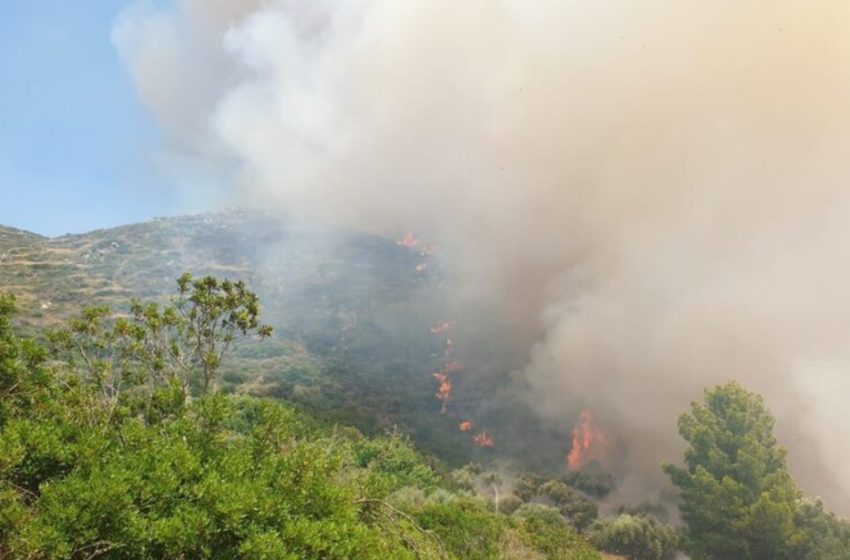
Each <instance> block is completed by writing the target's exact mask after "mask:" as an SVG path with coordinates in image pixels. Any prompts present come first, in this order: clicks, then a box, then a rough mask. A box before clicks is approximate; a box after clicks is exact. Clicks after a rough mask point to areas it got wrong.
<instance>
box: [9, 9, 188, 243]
mask: <svg viewBox="0 0 850 560" xmlns="http://www.w3.org/2000/svg"><path fill="white" fill-rule="evenodd" d="M130 3H132V2H131V1H130V0H93V1H90V0H83V1H73V0H39V1H38V2H34V1H33V0H0V224H3V225H10V226H15V227H19V228H23V229H28V230H31V231H36V232H38V233H42V234H45V235H61V234H63V233H68V232H71V233H76V232H84V231H89V230H92V229H96V228H100V227H109V226H114V225H119V224H124V223H130V222H135V221H139V220H144V219H149V218H151V217H153V216H158V215H164V214H171V213H175V212H179V211H181V210H183V209H182V208H179V207H178V206H177V203H176V200H174V199H173V198H172V196H171V194H170V191H169V189H168V185H166V184H165V181H164V179H163V178H162V177H159V176H157V174H156V173H155V171H154V170H153V168H152V166H151V164H150V154H151V152H152V150H153V149H154V148H155V146H156V142H157V131H156V128H155V126H154V123H153V122H152V119H151V118H150V117H149V116H148V115H147V114H146V113H145V112H144V110H143V108H142V107H141V106H140V104H139V103H138V101H137V98H136V96H135V93H134V91H133V87H132V83H131V81H130V78H129V76H128V74H127V72H126V71H125V69H124V68H123V67H122V65H121V63H120V61H119V59H118V55H117V53H116V52H115V50H114V49H113V47H112V44H111V43H110V40H109V34H110V30H111V27H112V23H113V21H114V19H115V17H116V16H117V15H118V14H119V13H120V12H121V10H122V9H123V8H124V7H126V6H127V5H128V4H130Z"/></svg>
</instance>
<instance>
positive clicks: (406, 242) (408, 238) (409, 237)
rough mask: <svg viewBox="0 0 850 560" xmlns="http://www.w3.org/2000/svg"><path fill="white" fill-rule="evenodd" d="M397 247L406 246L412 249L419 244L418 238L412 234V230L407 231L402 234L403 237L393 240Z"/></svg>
mask: <svg viewBox="0 0 850 560" xmlns="http://www.w3.org/2000/svg"><path fill="white" fill-rule="evenodd" d="M395 244H396V245H398V246H399V247H407V248H408V249H412V248H413V247H416V246H417V245H419V239H417V238H416V236H415V235H413V232H407V233H405V234H404V237H402V238H401V239H399V240H398V241H396V242H395Z"/></svg>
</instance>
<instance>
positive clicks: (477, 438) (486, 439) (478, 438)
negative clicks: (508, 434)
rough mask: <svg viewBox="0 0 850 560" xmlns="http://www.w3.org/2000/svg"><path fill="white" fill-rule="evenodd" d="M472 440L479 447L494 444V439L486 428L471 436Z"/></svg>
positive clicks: (492, 445) (493, 445)
mask: <svg viewBox="0 0 850 560" xmlns="http://www.w3.org/2000/svg"><path fill="white" fill-rule="evenodd" d="M472 441H473V442H475V445H479V446H481V447H495V445H496V440H494V439H493V437H492V436H491V435H490V434H489V433H487V431H486V430H485V431H483V432H481V433H478V434H475V435H474V436H472Z"/></svg>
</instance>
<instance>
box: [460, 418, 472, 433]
mask: <svg viewBox="0 0 850 560" xmlns="http://www.w3.org/2000/svg"><path fill="white" fill-rule="evenodd" d="M471 429H472V420H467V421H465V422H461V423H460V431H461V432H468V431H469V430H471Z"/></svg>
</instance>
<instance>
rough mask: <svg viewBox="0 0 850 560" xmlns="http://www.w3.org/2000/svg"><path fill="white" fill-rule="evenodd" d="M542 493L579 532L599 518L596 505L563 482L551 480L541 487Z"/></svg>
mask: <svg viewBox="0 0 850 560" xmlns="http://www.w3.org/2000/svg"><path fill="white" fill-rule="evenodd" d="M540 492H541V493H542V494H545V495H546V496H548V497H549V498H550V499H551V500H552V501H553V502H554V503H555V505H556V506H557V507H558V510H559V511H560V512H561V514H562V515H563V516H564V517H566V519H567V521H569V523H570V525H572V526H573V528H575V529H576V530H577V531H579V532H582V531H584V530H585V529H586V528H587V527H589V526H590V524H591V523H593V522H594V521H595V520H596V519H597V518H598V517H599V509H598V508H597V507H596V504H595V503H593V502H592V501H591V500H589V499H587V498H586V497H584V496H582V495H581V494H579V493H578V492H576V491H575V490H573V489H572V488H570V487H569V486H567V485H566V484H564V483H563V482H559V481H557V480H550V481H549V482H547V483H546V484H544V485H543V486H541V487H540Z"/></svg>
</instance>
